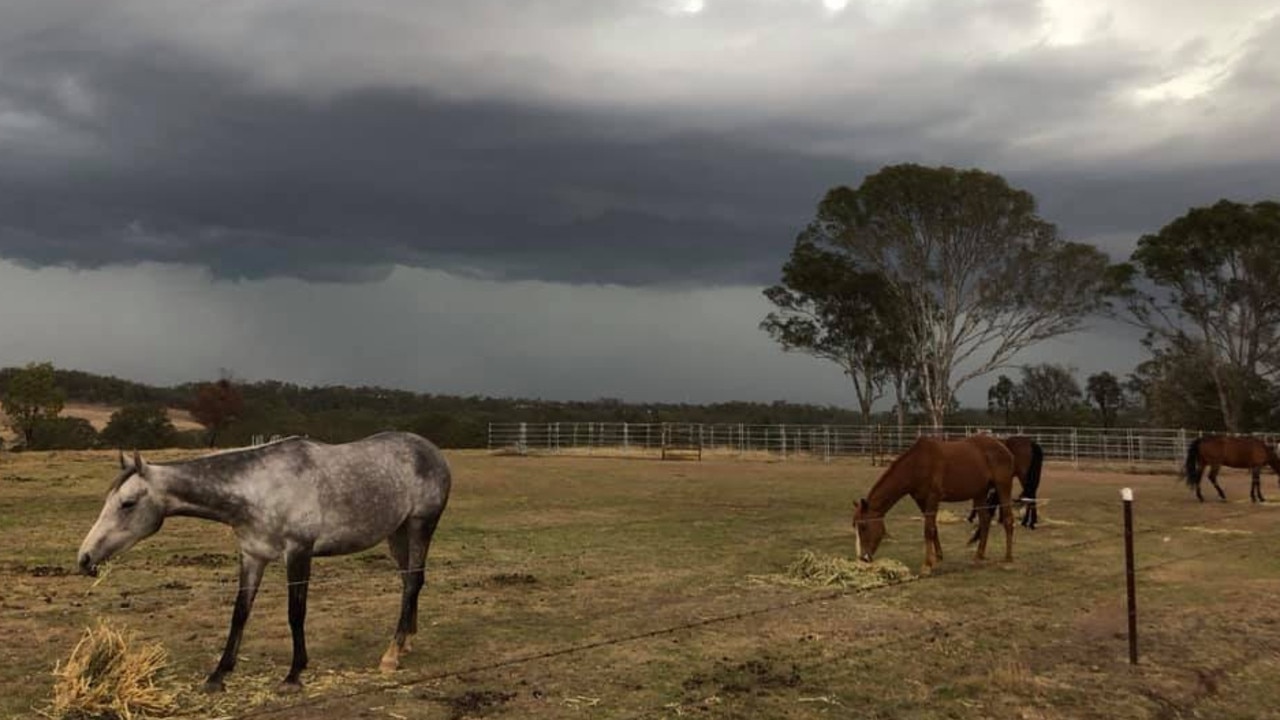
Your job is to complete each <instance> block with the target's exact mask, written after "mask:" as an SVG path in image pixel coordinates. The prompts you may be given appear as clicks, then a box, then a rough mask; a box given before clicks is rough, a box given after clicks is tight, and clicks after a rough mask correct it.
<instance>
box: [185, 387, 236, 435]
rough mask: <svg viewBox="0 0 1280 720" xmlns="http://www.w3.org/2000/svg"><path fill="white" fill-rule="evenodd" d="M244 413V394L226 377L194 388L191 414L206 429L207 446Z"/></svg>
mask: <svg viewBox="0 0 1280 720" xmlns="http://www.w3.org/2000/svg"><path fill="white" fill-rule="evenodd" d="M242 413H244V396H243V395H241V394H240V390H239V388H237V387H236V386H235V385H233V384H232V383H231V380H230V379H228V378H222V379H220V380H218V381H217V382H213V383H206V384H204V385H201V386H200V387H199V389H197V390H196V397H195V401H194V402H193V403H192V405H191V415H192V417H194V418H195V419H196V422H198V423H200V424H201V425H203V426H204V427H205V430H206V431H208V440H209V447H213V446H214V445H215V444H216V443H217V441H218V434H219V433H221V432H222V431H223V430H225V429H226V428H227V426H228V425H230V424H231V423H232V422H234V421H235V420H237V419H239V417H240V416H241V414H242Z"/></svg>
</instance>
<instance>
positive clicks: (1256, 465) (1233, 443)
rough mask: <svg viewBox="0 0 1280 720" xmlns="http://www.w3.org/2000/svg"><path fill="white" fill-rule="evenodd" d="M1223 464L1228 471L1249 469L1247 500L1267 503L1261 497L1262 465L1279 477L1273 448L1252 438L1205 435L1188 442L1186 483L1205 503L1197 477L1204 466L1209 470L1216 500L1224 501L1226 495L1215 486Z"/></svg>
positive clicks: (1277, 459) (1201, 472) (1199, 476)
mask: <svg viewBox="0 0 1280 720" xmlns="http://www.w3.org/2000/svg"><path fill="white" fill-rule="evenodd" d="M1223 465H1226V466H1227V467H1230V468H1248V470H1249V476H1250V477H1251V478H1252V479H1253V482H1252V483H1250V485H1249V500H1250V501H1252V502H1266V499H1265V498H1263V497H1262V466H1264V465H1267V466H1270V468H1271V469H1272V470H1274V471H1275V473H1276V474H1277V475H1280V457H1277V456H1276V450H1275V448H1273V447H1271V446H1270V445H1268V444H1267V443H1265V442H1263V441H1262V440H1259V439H1258V438H1254V437H1230V436H1227V435H1208V436H1205V437H1199V438H1196V439H1195V440H1192V441H1191V444H1190V445H1188V446H1187V464H1186V480H1187V487H1189V488H1193V489H1194V490H1195V491H1196V498H1198V499H1199V500H1200V502H1204V495H1201V494H1200V478H1201V476H1202V475H1203V474H1204V469H1205V467H1208V468H1209V482H1211V483H1213V488H1214V489H1215V490H1217V491H1218V497H1219V498H1221V499H1222V500H1223V502H1226V499H1227V494H1226V493H1224V492H1222V486H1221V485H1219V484H1218V468H1220V467H1222V466H1223Z"/></svg>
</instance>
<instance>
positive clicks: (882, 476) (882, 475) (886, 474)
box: [867, 435, 926, 497]
mask: <svg viewBox="0 0 1280 720" xmlns="http://www.w3.org/2000/svg"><path fill="white" fill-rule="evenodd" d="M925 437H926V436H923V435H922V436H920V437H918V438H916V441H915V442H913V443H911V445H909V446H908V447H907V449H906V450H903V451H902V452H900V453H898V457H896V458H894V459H893V462H891V463H889V467H887V468H885V469H884V472H882V473H880V477H879V479H877V480H876V483H875V484H874V485H872V486H871V488H870V489H869V490H867V497H871V493H873V492H875V489H876V488H878V487H880V485H881V483H883V482H884V481H885V480H887V479H888V478H889V475H890V474H891V473H892V472H893V471H894V470H895V469H897V467H898V464H899V463H901V462H902V461H903V460H905V459H906V457H907V456H908V455H910V454H911V451H912V450H915V449H916V446H917V445H919V444H920V441H921V440H924V439H925Z"/></svg>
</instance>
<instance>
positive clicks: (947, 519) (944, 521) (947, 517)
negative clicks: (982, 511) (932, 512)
mask: <svg viewBox="0 0 1280 720" xmlns="http://www.w3.org/2000/svg"><path fill="white" fill-rule="evenodd" d="M912 519H913V520H916V521H917V522H923V521H924V516H923V515H916V516H915V517H914V518H912ZM965 521H966V518H965V517H961V516H960V515H957V514H955V513H954V512H951V511H950V510H947V509H945V508H943V509H941V510H939V511H938V515H937V522H938V524H939V525H954V524H955V523H958V522H965Z"/></svg>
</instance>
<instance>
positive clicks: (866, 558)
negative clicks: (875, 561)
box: [861, 553, 871, 563]
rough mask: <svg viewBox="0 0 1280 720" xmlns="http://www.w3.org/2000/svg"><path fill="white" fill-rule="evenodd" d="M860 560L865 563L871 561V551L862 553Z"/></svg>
mask: <svg viewBox="0 0 1280 720" xmlns="http://www.w3.org/2000/svg"><path fill="white" fill-rule="evenodd" d="M861 560H862V562H865V563H869V562H871V553H862V558H861Z"/></svg>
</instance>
